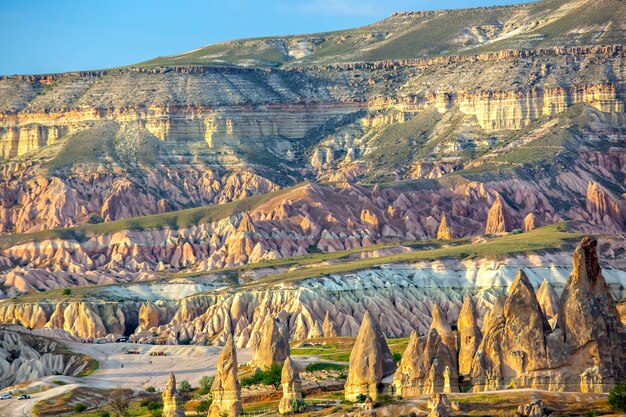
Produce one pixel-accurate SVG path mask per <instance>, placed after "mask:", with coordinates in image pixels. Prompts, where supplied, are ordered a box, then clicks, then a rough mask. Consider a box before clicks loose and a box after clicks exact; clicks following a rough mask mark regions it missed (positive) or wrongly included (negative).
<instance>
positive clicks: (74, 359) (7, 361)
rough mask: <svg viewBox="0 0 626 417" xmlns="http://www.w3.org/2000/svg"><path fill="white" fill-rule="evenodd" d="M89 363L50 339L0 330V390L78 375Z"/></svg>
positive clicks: (87, 359) (85, 358) (87, 358)
mask: <svg viewBox="0 0 626 417" xmlns="http://www.w3.org/2000/svg"><path fill="white" fill-rule="evenodd" d="M89 359H90V358H89V357H86V356H84V355H79V354H74V353H71V352H68V351H67V350H66V349H64V348H63V346H61V345H60V342H57V341H54V340H52V339H48V338H45V337H40V336H34V335H29V334H26V333H21V332H17V331H10V330H2V329H0V389H2V388H5V387H8V386H11V385H14V384H20V383H23V382H27V381H34V380H38V379H40V378H43V377H45V376H49V375H68V376H77V375H80V374H81V372H83V371H84V370H86V369H87V368H88V366H89Z"/></svg>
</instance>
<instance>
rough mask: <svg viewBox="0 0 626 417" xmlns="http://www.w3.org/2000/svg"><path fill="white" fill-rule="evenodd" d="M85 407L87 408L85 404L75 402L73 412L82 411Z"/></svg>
mask: <svg viewBox="0 0 626 417" xmlns="http://www.w3.org/2000/svg"><path fill="white" fill-rule="evenodd" d="M86 409H87V406H86V405H85V404H82V403H78V404H76V405H75V406H74V412H75V413H82V412H83V411H85V410H86Z"/></svg>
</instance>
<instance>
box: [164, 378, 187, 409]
mask: <svg viewBox="0 0 626 417" xmlns="http://www.w3.org/2000/svg"><path fill="white" fill-rule="evenodd" d="M162 397H163V417H185V411H184V410H183V405H184V401H183V398H182V396H181V395H180V393H179V392H178V390H177V389H176V377H175V376H174V372H170V378H169V379H168V381H167V385H166V386H165V389H164V390H163V394H162Z"/></svg>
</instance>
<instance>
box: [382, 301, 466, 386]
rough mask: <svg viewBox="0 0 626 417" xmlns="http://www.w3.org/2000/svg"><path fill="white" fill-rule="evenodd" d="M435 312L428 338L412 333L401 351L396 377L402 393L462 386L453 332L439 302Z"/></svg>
mask: <svg viewBox="0 0 626 417" xmlns="http://www.w3.org/2000/svg"><path fill="white" fill-rule="evenodd" d="M432 316H433V321H432V323H431V325H430V330H429V332H428V336H427V337H426V340H425V342H423V341H422V340H420V338H419V337H418V336H417V334H416V333H412V334H411V338H410V339H409V344H408V346H407V348H406V350H405V351H404V354H403V355H402V360H401V361H400V366H399V368H398V370H397V371H396V374H395V375H394V381H393V385H394V388H395V393H396V394H397V395H399V396H402V397H415V396H418V395H423V394H432V393H436V392H444V391H454V392H456V391H458V389H459V387H458V372H457V357H456V340H455V338H454V333H452V329H451V328H450V324H449V323H448V322H447V320H445V319H444V316H443V313H442V312H441V310H439V307H437V305H436V304H435V305H434V306H433V313H432Z"/></svg>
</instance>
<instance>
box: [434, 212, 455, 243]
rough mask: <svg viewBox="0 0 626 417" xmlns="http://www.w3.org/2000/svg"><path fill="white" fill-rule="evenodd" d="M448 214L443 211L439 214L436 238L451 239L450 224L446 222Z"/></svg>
mask: <svg viewBox="0 0 626 417" xmlns="http://www.w3.org/2000/svg"><path fill="white" fill-rule="evenodd" d="M448 223H449V221H448V216H446V214H445V213H444V214H443V215H442V216H441V221H440V222H439V228H438V229H437V239H443V240H448V239H452V238H453V237H454V235H453V234H452V229H451V227H450V226H451V225H449V224H448Z"/></svg>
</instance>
